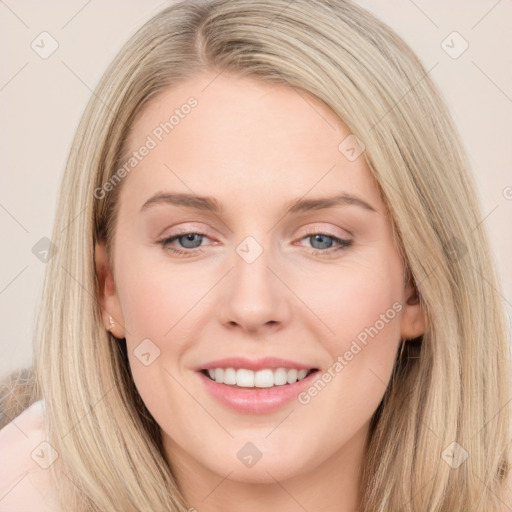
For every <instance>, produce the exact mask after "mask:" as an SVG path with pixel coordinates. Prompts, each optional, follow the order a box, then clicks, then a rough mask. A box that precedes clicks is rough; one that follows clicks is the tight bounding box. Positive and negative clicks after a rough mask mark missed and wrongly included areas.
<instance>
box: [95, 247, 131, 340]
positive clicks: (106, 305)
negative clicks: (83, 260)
mask: <svg viewBox="0 0 512 512" xmlns="http://www.w3.org/2000/svg"><path fill="white" fill-rule="evenodd" d="M94 263H95V266H96V275H97V278H98V290H99V297H98V300H99V302H100V305H101V314H102V317H103V322H104V324H105V329H107V328H108V326H109V324H110V316H112V318H113V320H114V327H113V328H112V330H111V332H112V334H113V335H114V336H115V337H116V338H124V337H125V329H124V318H123V313H122V310H121V303H120V302H119V297H118V296H117V291H116V286H115V283H114V275H113V273H112V270H111V268H110V265H109V262H108V256H107V250H106V248H105V242H104V240H101V241H100V242H99V243H97V244H96V245H95V248H94Z"/></svg>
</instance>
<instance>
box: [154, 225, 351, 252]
mask: <svg viewBox="0 0 512 512" xmlns="http://www.w3.org/2000/svg"><path fill="white" fill-rule="evenodd" d="M185 235H199V236H202V237H206V238H209V237H208V235H207V234H206V233H202V232H200V231H182V232H179V233H176V234H175V235H173V236H171V237H168V238H164V239H163V240H159V241H158V243H159V244H160V245H161V246H162V247H163V249H164V250H165V251H169V252H172V253H173V254H175V255H177V256H184V257H191V256H195V255H196V254H198V253H199V254H200V253H201V252H202V251H200V249H199V247H196V248H194V249H188V250H184V249H176V248H174V247H170V246H169V244H170V243H172V242H174V241H175V240H177V239H178V238H181V237H182V236H185ZM315 235H323V236H326V237H328V238H331V239H332V240H334V242H336V243H337V244H338V246H337V247H330V248H328V249H313V250H314V251H315V254H318V253H321V254H322V257H329V256H330V255H332V254H333V253H334V252H337V251H340V250H343V249H347V248H348V247H350V246H351V245H352V240H345V239H343V238H339V237H336V236H334V235H330V234H329V233H324V232H322V231H315V232H311V233H308V234H307V235H306V236H303V237H302V238H301V240H304V239H305V238H310V237H313V236H315ZM198 251H199V252H198ZM324 255H325V256H324Z"/></svg>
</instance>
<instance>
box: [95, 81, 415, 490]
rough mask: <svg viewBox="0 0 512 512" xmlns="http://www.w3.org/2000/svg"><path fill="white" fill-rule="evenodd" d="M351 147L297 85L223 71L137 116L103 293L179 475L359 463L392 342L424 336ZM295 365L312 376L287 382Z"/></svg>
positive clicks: (100, 260) (254, 477)
mask: <svg viewBox="0 0 512 512" xmlns="http://www.w3.org/2000/svg"><path fill="white" fill-rule="evenodd" d="M191 97H193V99H190V98H191ZM173 115H174V117H172V118H171V116H173ZM347 137H348V139H347ZM143 148H146V149H143ZM361 149H362V148H360V147H358V146H357V144H356V142H355V141H354V140H353V136H351V135H350V131H349V130H348V129H347V127H346V126H345V125H344V124H343V123H342V122H341V121H340V120H339V119H338V118H337V117H336V116H335V115H334V113H333V112H332V111H331V110H329V109H328V108H327V107H326V106H325V105H324V104H323V103H321V102H319V101H318V100H316V99H315V98H313V97H311V96H309V95H307V94H306V93H304V92H303V91H300V90H294V89H292V88H288V87H284V86H275V85H268V84H265V83H262V82H258V81H253V80H250V79H247V78H244V79H237V78H233V77H226V76H225V75H220V76H218V77H217V78H215V75H213V74H212V75H202V76H200V77H196V78H194V79H191V80H189V81H187V82H186V83H182V84H181V85H180V86H179V87H175V88H172V89H169V90H167V91H165V92H164V93H162V94H160V95H159V96H157V97H156V98H155V99H153V100H152V101H151V103H149V104H148V106H147V108H146V109H145V110H144V111H143V112H142V115H140V116H139V117H138V118H137V120H136V122H135V123H134V125H133V126H132V131H131V133H130V136H129V139H128V153H129V156H131V157H132V158H133V160H130V161H128V160H127V165H126V166H125V171H126V170H128V171H127V172H126V176H124V178H123V179H122V182H121V184H120V185H117V186H122V189H121V192H120V198H119V201H120V204H119V211H118V219H117V226H116V232H115V242H114V244H115V245H114V254H113V258H114V266H115V274H114V275H113V276H112V274H111V273H110V269H108V267H106V266H105V265H106V263H105V262H106V259H105V252H104V246H103V245H99V246H98V247H97V255H96V258H97V260H96V262H97V268H98V273H99V274H100V275H101V276H102V277H101V279H102V281H101V282H102V283H103V285H102V287H103V295H102V297H101V303H102V306H103V308H104V319H105V325H108V315H109V314H111V315H112V316H113V317H114V320H115V323H116V325H115V327H114V330H113V333H114V334H115V336H116V337H118V338H123V337H125V338H126V343H127V347H128V356H129V362H130V367H131V372H132V375H133V379H134V381H135V384H136V386H137V389H138V391H139V393H140V395H141V397H142V399H143V400H144V402H145V404H146V406H147V408H148V409H149V411H150V412H151V414H152V415H153V417H154V418H155V420H156V421H157V422H158V424H159V425H160V427H161V428H162V432H163V438H164V447H165V450H166V455H168V459H169V460H170V461H171V464H172V465H175V466H176V471H178V472H179V471H181V470H183V471H184V469H183V468H185V467H186V468H188V469H189V470H192V468H193V469H194V471H209V472H213V473H215V474H218V475H222V477H225V476H226V475H228V474H229V478H230V479H232V480H238V481H245V482H271V481H273V478H275V479H277V480H281V479H283V478H287V477H293V476H297V475H299V474H302V473H306V472H309V471H314V470H315V468H320V467H325V466H326V465H328V464H332V465H333V466H332V467H340V466H336V465H343V464H349V465H353V464H356V463H357V461H358V460H359V457H360V456H361V453H362V449H363V445H364V440H365V436H366V433H367V429H368V424H369V420H370V418H371V416H372V414H373V413H374V411H375V409H376V408H377V406H378V404H379V402H380V401H381V399H382V397H383V394H384V391H385V389H386V386H387V383H388V381H389V378H390V376H391V371H392V368H393V362H394V359H395V355H396V352H397V348H398V346H399V342H400V338H401V337H402V338H412V337H416V336H418V335H420V334H421V333H422V332H423V329H424V324H423V317H422V314H421V311H420V309H419V306H418V304H417V302H416V301H415V300H414V290H413V289H412V287H411V286H410V285H408V284H407V283H404V280H403V271H404V268H403V265H402V262H401V259H400V257H399V253H398V250H397V247H396V246H395V245H394V242H393V237H392V231H391V225H390V220H389V218H388V217H387V215H386V212H385V208H384V203H383V201H382V199H381V197H380V195H379V191H378V188H377V186H376V184H375V182H374V179H373V178H372V175H371V173H370V170H369V168H368V166H367V164H366V162H365V158H364V152H363V153H362V154H360V155H359V156H358V154H359V153H360V151H361ZM134 152H136V153H135V154H134ZM130 162H131V163H130ZM122 175H123V173H121V176H122ZM165 194H166V195H165ZM158 196H160V199H158ZM155 197H156V199H155ZM205 197H208V198H209V199H204V198H205ZM334 197H338V198H340V199H339V200H338V201H334V200H332V201H331V198H334ZM152 198H153V199H152ZM173 198H174V200H173V201H171V199H173ZM320 199H323V200H325V203H324V204H320V203H317V201H318V200H320ZM292 204H295V207H293V206H292V207H291V208H290V205H292ZM214 206H215V207H214ZM187 234H188V236H187ZM172 238H174V240H169V239H172ZM164 240H168V242H167V244H166V245H164V244H163V243H162V241H164ZM339 240H340V241H339ZM175 251H179V252H175ZM113 283H115V287H114V285H113ZM231 358H243V359H246V361H244V360H240V359H238V360H229V361H221V362H218V360H221V359H231ZM262 358H279V359H281V360H284V361H276V360H271V359H267V360H266V361H261V360H262ZM215 361H217V362H215ZM215 367H216V368H222V370H213V368H215ZM227 368H232V370H227ZM278 368H284V370H283V369H281V370H278ZM207 369H212V370H213V372H212V375H213V376H214V378H219V380H220V383H214V381H213V380H211V379H210V377H208V376H206V375H205V373H207V372H201V370H207ZM299 369H307V370H309V369H317V371H316V372H313V373H311V374H309V375H308V376H307V377H306V378H305V379H304V380H303V381H299V382H297V383H295V384H288V383H286V384H284V383H283V381H286V382H288V379H290V381H291V382H293V381H294V378H295V379H296V378H297V376H299V377H301V376H302V374H303V373H304V372H301V373H298V372H294V370H299ZM239 370H241V371H239ZM265 370H266V371H265ZM215 371H216V372H217V375H216V376H215V373H214V372H215ZM224 378H225V379H227V383H222V382H223V381H222V379H224ZM235 380H236V382H237V385H236V386H235V385H233V384H230V382H231V383H232V382H234V381H235ZM255 384H256V387H253V386H254V385H255ZM260 386H262V387H260Z"/></svg>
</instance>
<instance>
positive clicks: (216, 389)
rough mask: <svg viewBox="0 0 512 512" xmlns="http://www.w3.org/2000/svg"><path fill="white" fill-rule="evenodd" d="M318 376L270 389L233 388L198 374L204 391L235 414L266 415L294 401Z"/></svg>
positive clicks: (316, 373) (312, 375)
mask: <svg viewBox="0 0 512 512" xmlns="http://www.w3.org/2000/svg"><path fill="white" fill-rule="evenodd" d="M319 374H320V372H319V371H316V372H313V373H310V374H309V375H308V376H307V377H305V378H304V379H302V380H300V381H297V382H295V383H293V384H283V385H282V386H274V387H271V388H234V387H233V386H229V385H227V384H219V383H218V382H215V381H214V380H211V379H209V378H208V377H207V376H206V375H204V374H203V373H202V372H198V375H199V377H200V378H201V380H202V381H203V383H204V385H205V386H206V389H207V390H208V391H209V392H210V394H211V395H212V396H213V397H214V398H215V399H217V400H218V401H219V402H220V403H221V404H223V405H226V406H228V407H229V408H231V409H234V410H235V411H237V412H244V413H249V414H267V413H270V412H273V411H276V410H278V409H280V408H281V407H284V406H285V405H286V404H288V403H289V402H291V401H292V400H294V399H296V398H297V395H298V394H299V393H301V392H302V391H304V389H306V388H307V387H309V386H311V384H312V382H313V381H314V380H315V378H316V377H318V375H319Z"/></svg>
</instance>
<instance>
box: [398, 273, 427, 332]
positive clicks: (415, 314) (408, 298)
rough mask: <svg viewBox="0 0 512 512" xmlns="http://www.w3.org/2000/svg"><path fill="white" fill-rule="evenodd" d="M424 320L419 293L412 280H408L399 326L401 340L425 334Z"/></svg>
mask: <svg viewBox="0 0 512 512" xmlns="http://www.w3.org/2000/svg"><path fill="white" fill-rule="evenodd" d="M425 327H426V318H425V313H424V311H423V308H422V307H421V304H420V300H419V293H418V291H417V289H416V286H415V285H414V282H413V280H412V279H409V282H408V283H407V286H406V288H405V291H404V307H403V309H402V320H401V324H400V335H401V337H402V339H403V340H412V339H414V338H417V337H418V336H421V335H422V334H423V333H424V332H425Z"/></svg>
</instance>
